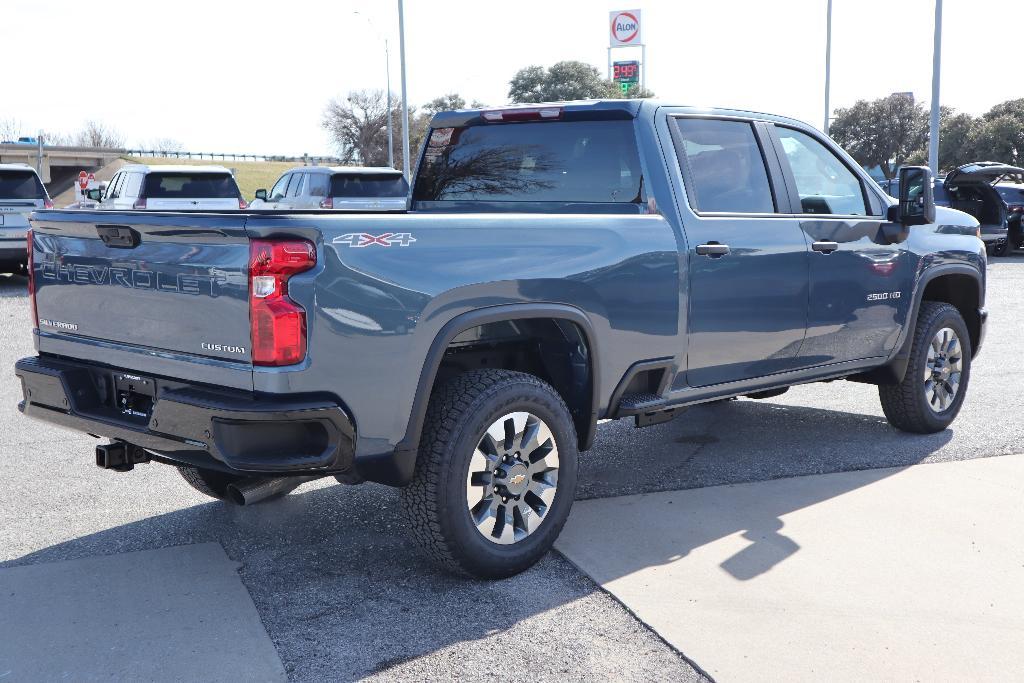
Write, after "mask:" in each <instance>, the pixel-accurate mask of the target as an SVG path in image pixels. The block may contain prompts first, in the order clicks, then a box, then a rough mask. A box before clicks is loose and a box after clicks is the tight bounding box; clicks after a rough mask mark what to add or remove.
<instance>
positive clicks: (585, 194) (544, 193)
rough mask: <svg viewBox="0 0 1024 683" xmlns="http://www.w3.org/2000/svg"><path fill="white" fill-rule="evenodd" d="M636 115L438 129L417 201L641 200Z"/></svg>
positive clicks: (425, 162) (420, 177)
mask: <svg viewBox="0 0 1024 683" xmlns="http://www.w3.org/2000/svg"><path fill="white" fill-rule="evenodd" d="M640 190H641V173H640V159H639V157H638V155H637V150H636V138H635V137H634V135H633V122H632V121H563V122H537V123H506V124H489V125H481V126H470V127H467V128H435V129H433V130H431V132H430V137H429V139H428V141H427V147H426V151H425V152H424V155H423V160H422V162H421V163H420V168H419V172H418V174H417V176H416V187H415V190H414V192H413V199H414V200H417V201H490V202H574V203H576V202H579V203H631V202H640V194H641V192H640Z"/></svg>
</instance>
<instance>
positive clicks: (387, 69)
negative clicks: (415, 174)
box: [384, 38, 395, 168]
mask: <svg viewBox="0 0 1024 683" xmlns="http://www.w3.org/2000/svg"><path fill="white" fill-rule="evenodd" d="M384 59H385V62H384V73H385V78H386V79H387V84H388V166H390V167H391V168H394V167H395V143H394V140H393V139H392V137H391V56H390V55H389V54H388V39H387V38H385V39H384Z"/></svg>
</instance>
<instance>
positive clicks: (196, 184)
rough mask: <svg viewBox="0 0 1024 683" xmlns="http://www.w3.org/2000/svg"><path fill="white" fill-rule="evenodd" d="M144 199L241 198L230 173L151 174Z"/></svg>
mask: <svg viewBox="0 0 1024 683" xmlns="http://www.w3.org/2000/svg"><path fill="white" fill-rule="evenodd" d="M142 196H143V197H148V198H150V199H175V198H179V197H180V198H188V199H237V198H238V197H240V196H241V194H240V193H239V191H238V185H236V184H235V179H234V178H232V177H231V174H230V173H150V174H149V175H147V176H146V187H145V189H144V190H143V192H142Z"/></svg>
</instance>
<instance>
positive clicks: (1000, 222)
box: [881, 161, 1024, 256]
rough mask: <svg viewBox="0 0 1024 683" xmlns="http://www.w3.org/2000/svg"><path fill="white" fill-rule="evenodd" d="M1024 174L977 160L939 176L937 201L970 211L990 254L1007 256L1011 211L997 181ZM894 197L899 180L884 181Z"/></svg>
mask: <svg viewBox="0 0 1024 683" xmlns="http://www.w3.org/2000/svg"><path fill="white" fill-rule="evenodd" d="M1021 173H1024V169H1022V168H1018V167H1016V166H1009V165H1007V164H1001V163H999V162H995V161H975V162H972V163H969V164H964V165H963V166H958V167H957V168H955V169H954V170H952V171H950V172H949V173H948V174H947V175H946V177H945V179H942V180H940V179H935V180H934V181H933V182H934V192H935V203H936V204H937V205H938V206H948V207H950V208H952V209H957V210H958V211H963V212H964V213H967V214H970V215H971V216H974V217H975V218H976V219H978V223H980V224H981V227H980V230H981V234H980V237H981V240H982V241H983V242H984V243H985V248H986V249H987V250H988V253H989V254H990V255H993V256H1003V255H1004V254H1005V253H1006V252H1007V250H1008V248H1007V227H1008V223H1009V219H1010V215H1011V214H1010V212H1009V210H1008V208H1007V203H1006V201H1005V200H1004V199H1003V197H1002V196H1001V195H1000V193H999V192H998V191H997V189H996V184H997V183H998V182H999V181H1000V180H1001V179H1002V178H1005V177H1007V176H1015V175H1018V174H1021ZM881 185H882V189H883V190H885V191H886V192H887V193H889V194H890V195H892V196H893V197H898V196H899V180H896V179H893V180H889V181H886V182H883V183H881Z"/></svg>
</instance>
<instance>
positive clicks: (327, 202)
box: [320, 197, 334, 209]
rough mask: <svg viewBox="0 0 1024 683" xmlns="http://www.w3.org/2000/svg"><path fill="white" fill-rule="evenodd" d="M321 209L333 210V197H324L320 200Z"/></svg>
mask: <svg viewBox="0 0 1024 683" xmlns="http://www.w3.org/2000/svg"><path fill="white" fill-rule="evenodd" d="M320 208H321V209H333V208H334V197H324V198H323V199H321V200H320Z"/></svg>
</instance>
